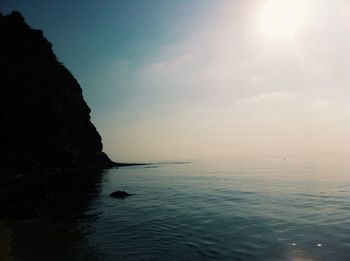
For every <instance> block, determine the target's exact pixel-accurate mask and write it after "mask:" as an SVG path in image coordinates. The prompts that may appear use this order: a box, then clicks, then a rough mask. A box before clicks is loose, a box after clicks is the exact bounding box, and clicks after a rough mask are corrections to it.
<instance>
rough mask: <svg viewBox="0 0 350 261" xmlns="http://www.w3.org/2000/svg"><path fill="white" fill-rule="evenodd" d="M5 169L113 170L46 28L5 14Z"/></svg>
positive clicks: (1, 148)
mask: <svg viewBox="0 0 350 261" xmlns="http://www.w3.org/2000/svg"><path fill="white" fill-rule="evenodd" d="M0 57H1V58H0V71H1V77H0V119H1V128H0V141H1V142H0V166H1V167H0V169H1V168H2V169H12V168H20V169H47V168H49V169H54V168H81V167H93V168H108V167H112V166H115V165H116V163H114V162H112V161H111V160H110V159H109V158H108V156H107V155H106V154H105V153H103V152H102V142H101V136H100V135H99V133H98V132H97V130H96V128H95V126H94V125H93V124H92V123H91V121H90V108H89V107H88V105H87V104H86V102H85V101H84V99H83V95H82V89H81V88H80V86H79V83H78V82H77V80H76V79H75V78H74V77H73V75H72V74H71V73H70V72H69V71H68V70H67V68H66V67H65V66H63V65H62V63H60V62H59V61H58V60H57V57H56V56H55V54H54V52H53V50H52V45H51V43H50V42H49V41H48V40H47V39H46V38H45V37H44V35H43V32H42V31H41V30H35V29H32V28H30V27H29V26H28V25H27V24H26V22H25V21H24V18H23V17H22V15H21V14H20V13H19V12H12V13H11V14H9V15H6V16H3V15H2V14H0Z"/></svg>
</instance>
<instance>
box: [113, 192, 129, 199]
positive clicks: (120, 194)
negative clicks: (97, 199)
mask: <svg viewBox="0 0 350 261" xmlns="http://www.w3.org/2000/svg"><path fill="white" fill-rule="evenodd" d="M110 196H111V197H112V198H125V197H128V196H131V194H129V193H128V192H126V191H122V190H118V191H114V192H113V193H111V195H110Z"/></svg>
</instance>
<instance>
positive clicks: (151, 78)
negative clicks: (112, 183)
mask: <svg viewBox="0 0 350 261" xmlns="http://www.w3.org/2000/svg"><path fill="white" fill-rule="evenodd" d="M281 3H282V4H281ZM0 10H1V12H2V13H4V14H7V13H9V12H10V11H11V10H19V11H21V12H22V13H23V15H24V16H25V18H26V21H27V22H28V23H29V24H30V25H31V26H32V27H34V28H40V29H43V30H44V33H45V35H46V36H47V38H48V39H49V40H50V41H51V42H52V43H53V47H54V51H55V52H56V54H57V56H58V57H59V59H60V60H61V61H62V62H63V63H64V64H65V65H66V66H67V67H68V69H69V70H71V72H72V73H73V74H74V76H75V77H76V78H77V79H78V81H79V82H80V84H81V86H82V89H83V92H84V97H85V99H86V100H87V102H88V104H89V106H90V107H91V108H92V120H93V122H94V124H95V125H96V127H97V128H98V130H99V132H100V133H101V135H102V137H103V143H104V150H105V151H106V152H107V153H108V154H109V155H110V157H111V158H112V159H113V160H116V161H147V160H177V159H192V158H208V157H213V158H220V157H231V156H262V155H268V156H276V157H285V156H287V157H288V156H299V155H313V154H338V153H349V152H350V135H349V133H350V1H341V0H339V1H335V0H303V1H297V0H290V1H287V0H277V1H276V0H267V1H264V0H259V1H254V0H244V1H243V0H241V1H238V0H237V1H233V0H232V1H230V0H228V1H218V0H211V1H209V0H196V1H194V0H192V1H191V0H168V1H167V0H159V1H153V0H147V1H143V0H138V1H133V0H125V1H122V0H120V1H63V0H62V1H55V2H53V1H24V0H21V1H15V0H2V1H1V2H0Z"/></svg>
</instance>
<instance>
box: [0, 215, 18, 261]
mask: <svg viewBox="0 0 350 261" xmlns="http://www.w3.org/2000/svg"><path fill="white" fill-rule="evenodd" d="M10 252H11V235H10V232H9V230H8V228H7V227H6V225H5V224H4V221H3V220H0V260H2V261H19V260H18V259H16V258H14V257H13V256H11V255H10Z"/></svg>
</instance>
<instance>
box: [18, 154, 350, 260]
mask: <svg viewBox="0 0 350 261" xmlns="http://www.w3.org/2000/svg"><path fill="white" fill-rule="evenodd" d="M73 184H74V185H73V186H70V184H67V183H66V182H65V187H66V191H67V194H68V195H69V197H68V198H69V202H70V203H67V200H66V199H67V198H65V200H63V199H62V198H59V199H57V202H56V203H57V205H56V206H55V207H53V209H52V210H51V212H50V213H51V214H49V215H47V216H45V217H41V218H40V219H35V220H29V221H21V222H14V223H12V225H11V226H12V230H13V253H14V254H15V255H16V256H17V257H19V258H22V260H36V261H38V260H107V261H112V260H113V261H114V260H290V261H294V260H295V261H297V260H298V261H300V260H304V261H306V260H308V261H310V260H315V261H316V260H327V261H328V260H335V261H336V260H339V261H349V260H350V158H349V157H345V156H344V157H334V158H329V157H323V158H318V159H301V158H299V159H297V158H293V159H289V158H287V159H284V158H274V159H256V158H246V159H226V160H206V161H193V162H191V163H183V164H179V163H178V164H175V163H170V164H164V163H162V164H155V165H151V166H138V167H125V168H119V169H110V170H105V171H104V172H103V173H102V175H101V176H100V178H96V179H94V180H93V181H92V182H91V183H89V186H88V189H84V190H83V191H79V193H76V194H74V193H73V194H69V193H70V192H69V191H76V188H77V187H76V186H79V185H77V184H76V183H73ZM115 190H125V191H127V192H129V193H131V194H133V195H132V196H130V197H127V198H124V199H114V198H111V197H110V196H109V194H110V193H111V192H113V191H115ZM63 202H64V203H63Z"/></svg>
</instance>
